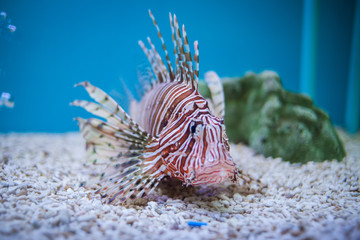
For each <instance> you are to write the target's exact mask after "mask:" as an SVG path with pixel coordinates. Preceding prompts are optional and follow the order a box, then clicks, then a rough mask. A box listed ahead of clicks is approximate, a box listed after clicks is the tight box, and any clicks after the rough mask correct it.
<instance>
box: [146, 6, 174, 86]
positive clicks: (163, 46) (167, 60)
mask: <svg viewBox="0 0 360 240" xmlns="http://www.w3.org/2000/svg"><path fill="white" fill-rule="evenodd" d="M149 15H150V17H151V19H152V20H153V24H154V26H155V27H156V30H157V33H158V37H159V38H160V41H161V44H162V48H163V50H164V52H165V57H166V62H167V65H168V68H169V74H170V79H171V81H173V80H174V79H175V74H174V70H173V68H172V66H171V61H170V57H169V53H168V51H167V49H166V46H165V41H164V38H163V37H162V34H161V32H160V28H159V26H158V24H157V22H156V20H155V17H154V15H153V14H152V12H151V10H150V9H149Z"/></svg>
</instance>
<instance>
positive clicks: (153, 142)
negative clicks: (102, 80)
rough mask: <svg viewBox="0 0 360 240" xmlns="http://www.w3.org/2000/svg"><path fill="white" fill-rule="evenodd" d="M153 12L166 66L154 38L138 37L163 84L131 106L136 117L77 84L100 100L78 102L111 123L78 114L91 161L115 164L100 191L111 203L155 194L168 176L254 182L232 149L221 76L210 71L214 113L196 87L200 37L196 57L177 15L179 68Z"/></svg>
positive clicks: (174, 27) (194, 181) (201, 181)
mask: <svg viewBox="0 0 360 240" xmlns="http://www.w3.org/2000/svg"><path fill="white" fill-rule="evenodd" d="M149 14H150V17H151V19H152V20H153V23H154V25H155V27H156V29H157V32H158V36H159V38H160V40H161V43H162V48H163V50H164V52H165V56H166V63H167V67H166V66H165V64H164V62H163V61H162V59H161V57H160V55H159V53H158V52H157V50H156V49H155V46H154V45H153V43H152V41H151V39H150V38H148V39H147V40H148V43H149V45H150V48H147V47H146V46H145V44H144V43H143V42H142V41H139V45H140V47H141V48H142V49H143V51H144V53H145V55H146V57H147V58H148V60H149V63H150V65H151V67H152V70H153V72H154V75H155V78H156V81H155V82H153V83H152V85H151V88H150V89H149V90H148V91H147V92H146V93H145V94H144V96H143V97H142V99H141V101H140V102H133V103H132V104H131V113H132V114H131V116H132V117H131V116H129V115H128V114H127V113H126V112H125V111H124V110H123V109H122V108H121V107H120V106H119V105H118V104H117V103H116V102H115V101H114V100H113V99H112V98H111V97H110V96H109V95H107V94H106V93H105V92H104V91H102V90H101V89H99V88H97V87H95V86H93V85H91V84H90V83H89V82H83V83H80V84H78V86H83V87H84V88H85V89H86V90H87V92H88V93H89V95H90V96H91V97H92V98H93V99H94V100H95V101H96V102H97V103H93V102H88V101H83V100H76V101H74V102H73V103H72V105H75V106H80V107H83V108H84V109H86V110H87V111H89V112H91V113H93V114H94V115H97V116H99V117H101V118H104V119H105V120H106V121H103V120H100V119H96V118H90V119H87V120H86V119H82V118H77V120H78V123H79V126H80V130H81V132H82V135H83V137H84V138H85V140H86V148H87V156H88V159H89V160H90V161H91V162H92V163H94V164H105V165H107V166H108V167H107V169H106V171H104V172H102V173H101V174H100V177H101V188H100V189H99V190H98V192H99V193H101V194H102V197H104V198H105V199H107V200H108V202H109V203H116V202H119V201H120V202H121V201H124V200H126V199H128V198H131V199H133V198H137V197H141V196H143V195H144V194H147V193H149V192H151V191H152V190H153V189H154V188H155V187H156V186H157V184H158V183H159V181H160V180H161V179H162V178H163V177H165V176H170V177H172V178H177V179H179V180H181V181H183V182H184V184H185V185H198V184H209V183H220V182H222V181H224V180H226V179H230V180H232V181H234V182H239V180H242V182H250V181H251V180H252V179H251V178H250V177H248V176H247V175H246V174H243V173H241V171H240V170H238V169H237V168H236V167H235V163H234V162H233V160H232V158H231V156H230V154H229V144H228V139H227V137H226V133H225V125H224V121H223V115H224V101H223V100H224V99H223V93H222V88H221V83H220V78H219V77H217V75H216V74H215V73H212V74H210V75H209V74H207V75H206V76H205V77H206V78H209V79H208V82H209V84H211V86H210V91H211V93H212V96H213V101H212V105H214V111H213V112H211V110H210V109H209V106H208V102H207V101H206V100H205V99H204V98H203V97H202V96H201V95H200V93H199V92H198V90H197V89H198V79H199V47H198V42H197V41H196V42H194V50H195V54H194V56H193V58H192V57H191V54H190V47H189V45H188V39H187V34H186V31H185V27H184V26H182V36H181V33H180V28H179V25H178V21H177V18H176V16H175V15H174V16H172V15H171V14H170V26H171V30H172V40H173V43H174V54H175V70H174V69H173V67H172V65H171V61H170V58H169V56H168V51H167V49H166V47H165V42H164V39H163V38H162V35H161V32H160V29H159V27H158V25H157V23H156V20H155V18H154V16H153V15H152V13H151V11H149ZM193 61H194V63H193ZM207 76H208V77H207ZM213 114H215V116H214V115H213Z"/></svg>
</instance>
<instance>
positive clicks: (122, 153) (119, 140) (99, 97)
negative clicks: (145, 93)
mask: <svg viewBox="0 0 360 240" xmlns="http://www.w3.org/2000/svg"><path fill="white" fill-rule="evenodd" d="M77 86H84V87H85V89H86V90H87V91H88V93H89V94H90V96H91V97H92V98H93V99H94V100H96V101H97V102H98V103H94V102H88V101H83V100H75V101H74V102H72V103H71V105H73V106H79V107H83V108H84V109H85V110H87V111H88V112H90V113H93V114H94V115H96V116H98V117H101V118H104V119H105V120H106V121H103V120H100V119H97V118H90V119H82V118H76V120H77V121H78V123H79V126H80V130H81V133H82V135H83V137H84V139H85V140H86V153H87V158H88V161H90V162H92V163H94V164H97V165H106V166H108V167H107V168H106V170H105V171H104V172H103V173H101V175H100V177H101V186H102V187H101V188H100V189H99V190H98V191H97V192H98V193H101V194H102V196H103V197H104V198H106V200H107V202H108V203H117V202H122V201H125V200H126V199H129V198H137V197H142V196H143V195H144V194H146V193H149V192H150V191H151V190H153V189H154V188H155V187H156V185H157V183H158V182H159V181H160V179H161V178H163V177H164V172H163V171H164V168H163V167H162V165H161V159H160V154H159V153H158V152H157V151H156V150H157V148H158V140H157V139H156V138H154V137H152V136H151V135H149V134H148V133H147V132H145V131H144V130H142V129H141V127H140V126H138V124H136V123H135V122H134V121H133V120H132V118H131V117H130V116H128V114H127V113H126V112H125V111H124V110H123V109H122V108H121V107H120V106H119V105H118V104H117V103H116V102H115V101H114V100H113V99H112V98H111V97H110V96H109V95H107V94H106V93H105V92H103V91H102V90H101V89H99V88H97V87H95V86H93V85H91V84H90V83H88V82H84V83H80V84H78V85H77Z"/></svg>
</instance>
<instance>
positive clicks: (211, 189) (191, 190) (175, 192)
mask: <svg viewBox="0 0 360 240" xmlns="http://www.w3.org/2000/svg"><path fill="white" fill-rule="evenodd" d="M156 192H157V194H158V196H166V197H167V198H172V199H180V200H183V201H186V200H191V201H208V202H211V201H213V200H214V199H218V198H219V197H221V196H224V195H225V196H226V197H228V198H232V197H233V196H234V194H236V193H238V194H240V195H242V196H247V195H250V194H257V193H260V192H259V191H257V190H255V189H252V188H250V187H249V186H241V185H236V184H232V183H221V184H211V185H210V184H209V185H199V186H191V185H190V186H185V185H183V182H182V181H180V180H177V179H172V178H165V179H163V180H162V181H161V182H160V183H159V185H158V187H157V191H156Z"/></svg>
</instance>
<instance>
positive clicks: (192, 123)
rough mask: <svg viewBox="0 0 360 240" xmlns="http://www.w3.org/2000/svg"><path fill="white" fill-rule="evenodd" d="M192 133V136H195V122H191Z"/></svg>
mask: <svg viewBox="0 0 360 240" xmlns="http://www.w3.org/2000/svg"><path fill="white" fill-rule="evenodd" d="M190 132H191V134H194V133H195V132H196V123H195V122H191V124H190Z"/></svg>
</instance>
